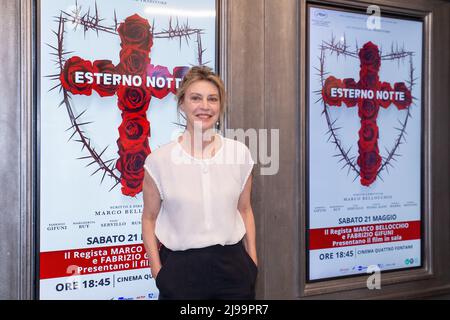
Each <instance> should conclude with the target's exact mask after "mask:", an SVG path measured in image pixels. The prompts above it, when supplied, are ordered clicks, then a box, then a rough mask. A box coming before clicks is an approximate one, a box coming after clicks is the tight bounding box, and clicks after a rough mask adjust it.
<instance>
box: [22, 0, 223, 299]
mask: <svg viewBox="0 0 450 320" xmlns="http://www.w3.org/2000/svg"><path fill="white" fill-rule="evenodd" d="M28 1H29V2H27V9H28V10H30V11H31V22H30V24H31V29H32V32H31V34H32V37H31V38H32V39H31V46H32V50H31V51H32V75H33V76H32V79H33V93H32V100H33V102H32V105H33V109H32V110H33V112H32V118H33V124H34V127H33V128H32V137H33V139H34V143H33V152H34V156H33V166H34V170H33V173H34V176H33V188H32V206H33V213H34V214H33V220H34V221H33V228H32V229H33V230H32V232H33V243H32V246H31V250H32V251H33V252H34V255H33V261H32V264H33V265H34V266H33V270H32V272H31V274H32V278H33V280H32V283H31V286H32V288H31V290H30V291H31V296H32V298H33V299H36V300H40V281H41V280H40V259H39V256H40V247H41V245H40V239H41V232H40V228H41V225H40V224H41V221H40V217H41V214H42V213H41V210H40V207H41V206H40V197H41V194H40V182H41V175H40V168H41V160H40V159H41V152H40V150H41V126H40V123H41V117H40V115H41V105H42V100H41V96H40V92H41V76H42V75H41V73H40V61H41V60H40V59H41V52H40V47H41V32H42V30H41V29H40V26H41V22H42V18H41V15H40V14H41V4H42V1H43V0H28ZM212 1H215V6H216V17H215V67H216V72H217V73H218V75H219V76H220V77H221V78H222V79H223V81H224V83H225V85H226V83H227V81H226V79H227V72H226V59H224V58H223V57H224V52H226V49H227V46H226V41H225V39H226V38H227V23H226V21H227V19H226V17H227V12H228V10H227V5H226V0H212ZM222 117H223V118H222V119H221V120H220V128H219V130H220V131H221V132H222V133H223V132H224V131H225V128H226V125H227V122H226V120H227V113H226V112H225V113H224V115H222Z"/></svg>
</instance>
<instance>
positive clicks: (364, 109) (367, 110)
mask: <svg viewBox="0 0 450 320" xmlns="http://www.w3.org/2000/svg"><path fill="white" fill-rule="evenodd" d="M358 107H359V108H358V115H359V117H360V118H361V119H374V118H376V117H377V115H378V110H379V108H380V107H379V106H378V105H377V101H376V100H369V99H362V100H360V101H359V102H358Z"/></svg>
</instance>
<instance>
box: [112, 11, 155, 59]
mask: <svg viewBox="0 0 450 320" xmlns="http://www.w3.org/2000/svg"><path fill="white" fill-rule="evenodd" d="M117 31H118V32H119V36H120V39H121V40H122V47H123V48H125V47H134V48H137V49H141V50H144V51H146V52H148V51H150V48H151V47H152V46H153V35H152V33H151V28H150V24H149V23H148V21H147V20H146V19H144V18H142V17H140V16H139V15H137V14H135V15H132V16H130V17H128V18H127V19H126V20H125V22H123V23H121V24H120V26H119V28H118V29H117Z"/></svg>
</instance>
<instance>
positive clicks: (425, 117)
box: [299, 0, 433, 296]
mask: <svg viewBox="0 0 450 320" xmlns="http://www.w3.org/2000/svg"><path fill="white" fill-rule="evenodd" d="M368 5H369V4H365V3H361V2H356V1H341V0H334V1H307V0H302V1H301V4H300V21H301V23H300V26H299V28H300V32H299V34H300V38H301V41H300V46H301V50H300V68H301V71H300V79H301V80H300V83H301V87H300V92H301V97H302V98H301V102H300V104H301V108H300V128H301V129H300V132H299V134H300V135H301V136H303V138H302V139H301V143H300V150H299V151H300V158H301V162H300V163H301V170H300V174H299V179H300V186H302V188H301V191H302V192H301V193H302V194H301V197H302V198H303V201H301V205H300V209H301V219H300V223H301V225H300V231H301V239H302V240H303V242H304V245H302V246H301V255H300V257H301V259H302V261H301V262H300V263H301V265H302V266H303V268H301V269H300V288H301V295H302V296H310V295H315V294H319V293H328V292H330V293H331V292H337V291H343V290H349V289H355V288H363V287H366V286H367V279H368V276H370V274H367V275H366V274H354V275H346V276H339V277H330V278H323V279H318V280H310V278H309V268H310V261H309V181H310V180H309V179H310V176H309V162H308V161H309V142H308V141H309V130H310V128H309V127H308V125H309V113H308V108H309V99H310V97H309V54H310V51H309V49H310V48H309V37H310V35H309V31H310V30H309V18H310V17H309V10H310V8H311V7H314V8H323V9H329V10H338V11H344V12H351V13H362V14H367V7H368ZM379 7H380V9H381V17H390V18H396V19H405V20H415V21H421V22H422V23H423V28H422V36H423V38H422V83H421V86H420V88H421V90H422V101H421V112H422V126H421V131H422V132H421V140H422V141H421V142H422V152H421V154H422V159H421V173H420V174H421V266H419V267H413V268H407V269H395V270H386V271H382V272H381V279H382V280H381V281H382V285H385V284H389V283H397V282H407V281H412V280H420V279H426V278H430V277H432V276H433V268H432V252H431V250H430V248H431V236H430V229H431V221H430V219H431V208H430V198H431V194H430V186H431V175H430V173H431V170H430V163H431V161H430V158H431V154H430V141H429V139H430V131H429V128H430V116H429V114H430V100H429V99H430V97H429V91H430V77H429V75H428V72H427V71H428V70H429V68H430V63H431V62H430V50H429V48H430V38H431V37H430V32H431V30H430V24H431V21H430V19H431V17H430V12H426V11H420V10H414V9H409V8H398V7H395V8H393V7H389V6H383V5H379Z"/></svg>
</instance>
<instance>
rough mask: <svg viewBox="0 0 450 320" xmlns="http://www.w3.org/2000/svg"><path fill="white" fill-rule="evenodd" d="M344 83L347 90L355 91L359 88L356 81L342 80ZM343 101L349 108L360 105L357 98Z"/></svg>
mask: <svg viewBox="0 0 450 320" xmlns="http://www.w3.org/2000/svg"><path fill="white" fill-rule="evenodd" d="M342 83H343V84H344V87H345V88H346V89H351V90H354V89H357V88H358V84H357V83H356V82H355V80H353V79H350V78H347V79H344V80H342ZM343 100H344V103H345V104H346V105H347V107H354V106H356V104H357V103H358V99H357V98H344V99H343Z"/></svg>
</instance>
